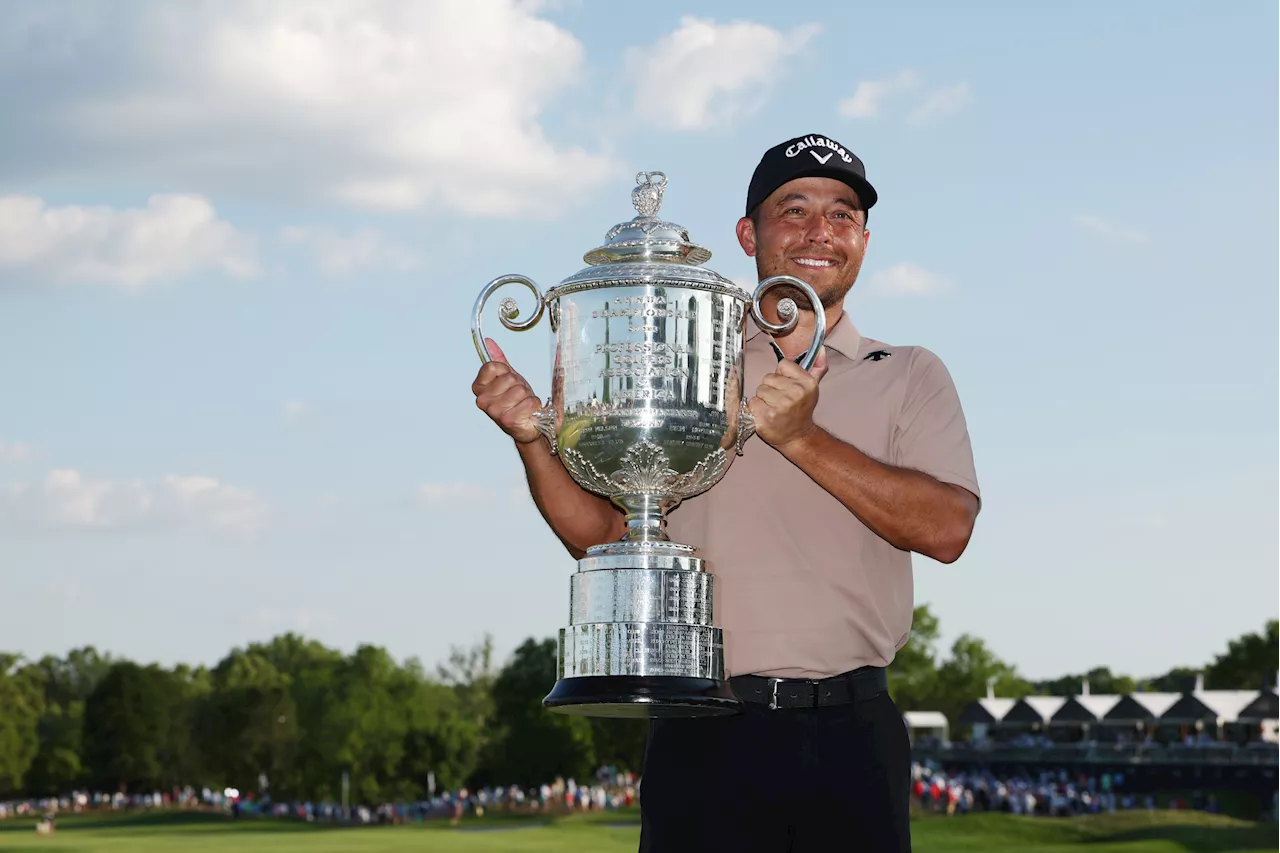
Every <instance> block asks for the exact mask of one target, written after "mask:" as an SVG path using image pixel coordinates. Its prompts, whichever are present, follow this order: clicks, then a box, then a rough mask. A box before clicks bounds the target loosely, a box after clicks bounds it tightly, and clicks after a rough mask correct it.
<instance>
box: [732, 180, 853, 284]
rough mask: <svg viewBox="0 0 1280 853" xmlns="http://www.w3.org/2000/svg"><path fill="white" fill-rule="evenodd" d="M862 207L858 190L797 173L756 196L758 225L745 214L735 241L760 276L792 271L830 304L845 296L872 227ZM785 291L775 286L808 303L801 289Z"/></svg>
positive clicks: (764, 277) (837, 182)
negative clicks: (752, 259)
mask: <svg viewBox="0 0 1280 853" xmlns="http://www.w3.org/2000/svg"><path fill="white" fill-rule="evenodd" d="M861 207H862V206H861V204H860V203H859V201H858V197H857V194H856V193H854V191H853V190H852V189H851V188H850V187H849V186H848V185H847V184H845V183H842V182H841V181H837V180H835V179H833V178H798V179H796V180H794V181H789V182H787V183H785V184H783V185H782V186H780V187H778V189H776V190H774V192H773V193H772V194H771V195H770V196H769V197H768V198H766V199H765V200H764V201H763V202H761V204H760V208H759V210H758V213H757V216H756V219H757V220H759V224H758V225H757V224H756V223H755V222H752V221H751V219H749V218H746V217H744V218H742V219H741V220H739V221H738V228H737V231H738V242H739V243H741V244H742V250H743V251H744V252H746V253H747V255H749V256H754V257H755V259H756V271H757V273H758V274H759V276H760V280H761V281H763V280H764V279H766V278H768V277H770V276H774V275H790V276H795V277H796V278H798V279H800V280H802V281H805V282H808V284H809V285H810V286H811V287H812V288H813V289H814V291H815V292H816V293H817V294H818V297H819V298H820V299H821V300H822V304H823V305H824V306H825V307H827V308H830V307H832V306H834V305H839V304H840V303H841V302H842V301H843V300H844V297H845V294H846V293H848V292H849V290H850V288H852V287H853V283H854V281H856V280H857V278H858V271H859V270H860V269H861V268H862V258H863V255H864V254H866V251H867V242H868V241H869V240H870V238H871V232H870V231H868V230H867V229H866V213H865V212H864V211H863V210H862V209H861ZM792 290H794V289H792ZM785 291H787V288H786V286H785V285H780V286H779V287H778V288H777V292H778V295H780V296H781V295H786V296H790V297H791V298H792V299H795V300H796V303H797V304H798V305H799V306H800V307H801V308H808V307H809V304H808V299H806V298H805V297H804V296H803V295H802V294H800V293H799V292H785Z"/></svg>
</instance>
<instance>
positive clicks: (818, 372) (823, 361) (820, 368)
mask: <svg viewBox="0 0 1280 853" xmlns="http://www.w3.org/2000/svg"><path fill="white" fill-rule="evenodd" d="M829 367H830V365H829V364H828V363H827V348H826V347H825V346H824V347H819V348H818V357H817V358H815V359H814V360H813V367H810V368H809V375H810V376H812V377H813V378H814V379H821V378H822V376H823V374H825V373H826V372H827V369H828V368H829Z"/></svg>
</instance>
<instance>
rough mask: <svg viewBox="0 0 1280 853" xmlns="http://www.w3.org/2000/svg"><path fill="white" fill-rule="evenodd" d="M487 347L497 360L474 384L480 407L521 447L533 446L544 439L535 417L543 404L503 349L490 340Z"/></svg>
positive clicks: (472, 389)
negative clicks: (508, 360)
mask: <svg viewBox="0 0 1280 853" xmlns="http://www.w3.org/2000/svg"><path fill="white" fill-rule="evenodd" d="M484 345H485V349H487V350H488V351H489V357H490V358H492V359H493V361H490V362H489V363H488V364H484V365H482V366H481V367H480V372H479V373H478V374H477V375H476V381H475V382H473V383H471V392H472V393H473V394H475V395H476V406H477V407H478V408H479V409H480V411H482V412H484V413H485V414H486V415H488V416H489V417H490V418H492V419H493V422H494V423H496V424H497V425H498V426H500V427H502V431H503V432H505V433H506V434H507V435H509V436H511V437H512V438H513V439H515V441H516V443H517V444H532V443H533V442H535V441H537V440H538V439H539V438H541V437H542V433H540V432H538V428H537V427H536V426H534V417H533V416H534V414H535V413H536V412H537V411H538V410H539V409H541V408H542V403H541V402H540V401H539V400H538V397H537V395H536V394H534V393H533V389H532V388H530V387H529V383H528V382H526V381H525V379H524V377H523V376H521V375H520V374H519V373H516V372H515V370H513V369H512V367H511V365H509V364H507V357H506V355H505V354H504V353H503V352H502V349H501V348H500V347H499V346H498V345H497V344H496V343H495V342H494V341H493V340H492V339H490V338H485V339H484Z"/></svg>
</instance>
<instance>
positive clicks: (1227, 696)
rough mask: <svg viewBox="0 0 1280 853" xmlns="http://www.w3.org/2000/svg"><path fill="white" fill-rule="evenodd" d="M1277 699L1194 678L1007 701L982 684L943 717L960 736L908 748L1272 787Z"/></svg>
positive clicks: (1029, 764)
mask: <svg viewBox="0 0 1280 853" xmlns="http://www.w3.org/2000/svg"><path fill="white" fill-rule="evenodd" d="M1277 704H1278V703H1277V696H1276V689H1275V687H1274V686H1269V687H1267V688H1265V689H1262V690H1206V689H1205V688H1204V680H1203V678H1202V677H1198V678H1197V679H1196V683H1195V686H1194V687H1193V688H1192V689H1190V690H1188V691H1186V692H1184V693H1146V692H1142V691H1138V692H1134V693H1129V694H1124V695H1118V694H1093V693H1090V691H1089V685H1088V683H1087V682H1085V683H1083V684H1082V685H1081V690H1080V693H1079V694H1076V695H1073V696H1040V695H1028V696H1020V697H1017V698H1014V697H1007V696H996V695H995V693H994V690H993V689H992V688H991V687H988V688H987V695H986V696H983V697H980V698H977V699H974V700H973V701H972V702H970V703H969V704H968V705H966V706H965V707H964V708H963V710H961V712H960V713H959V714H958V715H957V717H956V719H955V720H954V721H948V723H949V725H947V726H946V727H945V728H944V731H948V732H949V733H951V734H955V735H958V736H959V737H957V738H956V739H954V740H951V739H946V740H939V739H937V738H929V739H927V740H926V739H919V740H917V741H916V742H915V743H914V744H913V752H914V753H915V754H916V755H917V757H919V758H921V759H927V760H932V761H935V762H938V763H940V764H943V765H947V766H952V767H959V766H967V765H975V764H978V765H982V766H984V767H989V768H1002V769H1009V770H1012V769H1014V768H1018V769H1024V770H1025V769H1027V768H1035V767H1048V766H1053V767H1073V768H1080V767H1084V766H1088V767H1090V768H1093V769H1095V770H1097V772H1102V768H1109V769H1111V770H1112V771H1113V772H1114V771H1115V770H1120V769H1123V771H1124V772H1125V773H1127V774H1128V775H1129V776H1130V778H1131V779H1134V780H1135V781H1141V780H1143V779H1144V778H1145V779H1149V780H1150V781H1151V783H1152V784H1153V785H1157V784H1168V783H1169V782H1170V780H1174V781H1178V780H1181V781H1185V782H1189V783H1193V784H1206V785H1207V784H1223V785H1227V786H1228V787H1244V788H1264V789H1273V788H1274V787H1275V785H1276V779H1277V765H1278V764H1280V752H1278V751H1277V735H1276V733H1277ZM916 713H918V712H916ZM909 725H910V723H909ZM936 728H938V726H935V730H936Z"/></svg>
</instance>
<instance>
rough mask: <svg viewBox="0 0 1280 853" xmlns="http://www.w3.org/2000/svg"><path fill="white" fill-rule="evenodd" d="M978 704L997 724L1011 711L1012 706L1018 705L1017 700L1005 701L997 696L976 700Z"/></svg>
mask: <svg viewBox="0 0 1280 853" xmlns="http://www.w3.org/2000/svg"><path fill="white" fill-rule="evenodd" d="M978 704H979V705H981V706H982V707H983V708H984V709H985V710H986V712H987V713H988V714H990V715H991V716H992V717H993V718H994V719H995V721H996V722H997V723H998V722H1000V721H1001V720H1003V719H1004V715H1005V714H1007V713H1009V712H1010V711H1012V710H1013V706H1014V705H1016V704H1018V700H1017V699H1005V698H1002V697H998V696H984V697H983V698H981V699H979V700H978Z"/></svg>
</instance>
